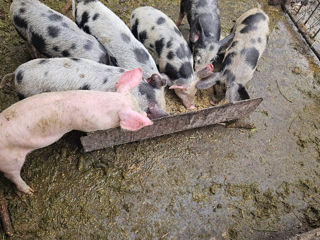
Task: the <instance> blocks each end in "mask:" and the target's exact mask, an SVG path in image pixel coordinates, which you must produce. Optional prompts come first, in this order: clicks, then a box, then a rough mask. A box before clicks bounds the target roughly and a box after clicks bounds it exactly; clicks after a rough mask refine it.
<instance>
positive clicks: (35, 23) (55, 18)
mask: <svg viewBox="0 0 320 240" xmlns="http://www.w3.org/2000/svg"><path fill="white" fill-rule="evenodd" d="M10 15H11V19H12V21H13V24H14V26H15V28H16V29H17V31H18V33H19V34H20V36H21V37H22V38H23V39H25V40H27V41H28V42H29V44H30V45H31V46H32V49H33V53H34V54H35V55H36V51H35V49H36V50H38V51H39V52H40V53H41V54H43V55H45V56H47V57H80V58H87V59H91V60H93V61H97V62H100V63H106V64H110V65H114V63H112V62H111V60H110V56H109V54H108V52H107V50H106V49H105V48H104V47H103V46H102V45H101V44H100V43H99V42H98V41H97V40H96V39H95V38H94V37H93V36H91V35H89V34H87V33H85V32H84V31H82V30H81V29H79V28H78V26H77V25H76V24H75V23H74V22H73V21H72V20H71V19H69V18H67V17H66V16H64V15H62V14H60V13H59V12H56V11H54V10H53V9H51V8H49V7H48V6H46V5H44V4H43V3H41V2H39V1H38V0H14V1H13V2H12V4H11V6H10Z"/></svg>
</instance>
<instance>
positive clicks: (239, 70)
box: [199, 8, 269, 104]
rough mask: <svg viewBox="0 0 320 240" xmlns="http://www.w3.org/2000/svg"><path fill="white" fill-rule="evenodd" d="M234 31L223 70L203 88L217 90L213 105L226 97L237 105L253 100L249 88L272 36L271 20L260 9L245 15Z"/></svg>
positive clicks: (203, 83)
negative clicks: (270, 32) (241, 101)
mask: <svg viewBox="0 0 320 240" xmlns="http://www.w3.org/2000/svg"><path fill="white" fill-rule="evenodd" d="M232 32H233V33H234V34H235V35H234V38H233V41H232V43H231V45H230V46H229V47H228V49H227V50H226V53H225V57H224V59H223V63H222V71H221V72H220V73H219V74H217V76H215V78H213V79H209V80H208V81H202V85H201V86H199V87H201V88H209V87H210V86H212V85H214V84H216V85H215V86H214V89H213V97H212V104H214V103H216V102H218V101H220V100H221V99H222V98H223V97H224V96H226V98H227V99H228V100H229V102H231V103H233V102H235V101H240V100H245V99H249V98H250V97H249V94H248V92H247V90H246V88H245V85H246V84H247V83H248V82H249V81H250V80H251V78H252V76H253V73H254V72H255V70H256V67H257V63H258V60H259V59H260V57H261V55H262V53H263V52H264V50H265V48H266V44H267V39H268V35H269V17H268V16H267V15H266V14H265V13H264V12H263V11H262V10H261V9H258V8H253V9H250V10H249V11H247V12H245V13H244V14H243V15H241V16H240V17H239V18H238V19H237V21H236V23H235V25H234V27H233V30H232Z"/></svg>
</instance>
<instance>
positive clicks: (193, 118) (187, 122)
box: [81, 98, 262, 152]
mask: <svg viewBox="0 0 320 240" xmlns="http://www.w3.org/2000/svg"><path fill="white" fill-rule="evenodd" d="M261 102H262V98H256V99H249V100H245V101H239V102H236V103H234V104H225V105H221V106H217V107H210V108H206V109H202V110H199V111H194V112H188V113H184V114H178V115H170V116H167V117H163V118H159V119H154V120H153V125H152V126H148V127H145V128H143V129H141V130H139V131H136V132H130V131H124V130H122V129H120V128H119V127H118V128H112V129H108V130H106V131H97V132H92V133H88V135H87V136H84V137H81V143H82V146H83V148H84V150H85V151H86V152H90V151H93V150H98V149H103V148H107V147H112V146H116V145H121V144H125V143H129V142H135V141H140V140H144V139H148V138H154V137H159V136H163V135H167V134H171V133H176V132H181V131H185V130H189V129H194V128H199V127H204V126H209V125H213V124H217V123H221V122H227V121H231V120H236V119H239V118H242V117H244V116H247V115H249V114H250V113H251V112H253V111H254V110H255V109H256V108H257V106H258V105H259V104H260V103H261Z"/></svg>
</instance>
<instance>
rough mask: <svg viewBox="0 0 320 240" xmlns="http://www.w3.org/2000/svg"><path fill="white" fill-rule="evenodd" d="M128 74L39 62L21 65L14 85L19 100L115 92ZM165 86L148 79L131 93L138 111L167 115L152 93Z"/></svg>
mask: <svg viewBox="0 0 320 240" xmlns="http://www.w3.org/2000/svg"><path fill="white" fill-rule="evenodd" d="M128 72H130V71H129V70H127V69H124V68H120V67H114V66H108V65H105V64H100V63H97V62H94V61H92V60H88V59H84V58H39V59H34V60H31V61H29V62H27V63H24V64H22V65H20V66H19V67H18V68H17V69H16V71H15V73H14V83H15V87H16V89H17V91H18V92H19V94H20V95H21V96H22V97H29V96H32V95H35V94H39V93H43V92H54V91H67V90H77V89H79V90H97V91H105V92H115V91H116V83H117V81H118V80H119V79H120V78H121V76H122V75H124V74H127V73H128ZM7 80H8V78H7V77H5V78H4V79H3V81H2V82H1V84H0V86H4V85H5V81H7ZM165 85H166V82H163V79H161V78H160V77H157V76H151V77H150V78H148V79H147V80H146V81H141V82H140V84H139V85H138V86H137V87H136V88H134V89H133V91H132V94H133V95H134V96H135V97H136V99H137V101H138V103H139V106H140V108H141V109H142V110H143V111H146V112H148V116H149V117H150V118H157V117H162V116H165V115H167V113H166V112H165V111H162V109H165V102H164V101H162V98H161V96H158V95H156V94H157V93H159V91H154V89H161V88H164V86H165ZM150 93H151V94H150ZM152 93H154V94H152Z"/></svg>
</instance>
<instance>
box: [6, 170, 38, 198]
mask: <svg viewBox="0 0 320 240" xmlns="http://www.w3.org/2000/svg"><path fill="white" fill-rule="evenodd" d="M4 176H5V177H6V178H8V179H9V180H11V181H12V182H13V183H14V184H16V186H17V189H18V190H19V191H21V192H24V193H27V194H32V193H33V192H34V190H33V189H32V188H31V187H29V186H28V185H27V184H26V183H25V181H23V179H22V178H21V176H20V169H19V170H14V171H12V172H6V173H5V174H4Z"/></svg>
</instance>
